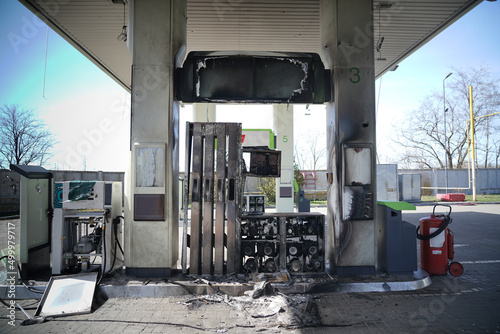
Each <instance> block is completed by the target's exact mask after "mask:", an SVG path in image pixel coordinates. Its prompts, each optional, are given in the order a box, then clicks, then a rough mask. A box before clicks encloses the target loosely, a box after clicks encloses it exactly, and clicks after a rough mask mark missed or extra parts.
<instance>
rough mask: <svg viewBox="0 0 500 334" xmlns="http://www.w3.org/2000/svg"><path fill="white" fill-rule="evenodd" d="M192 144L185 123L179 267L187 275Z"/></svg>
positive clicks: (191, 133)
mask: <svg viewBox="0 0 500 334" xmlns="http://www.w3.org/2000/svg"><path fill="white" fill-rule="evenodd" d="M192 143H193V127H192V124H191V123H189V122H186V150H185V152H186V153H185V160H184V166H185V171H184V199H183V211H184V212H183V213H184V221H183V225H182V255H181V266H182V272H183V273H184V274H186V273H187V248H188V221H189V216H188V206H189V189H190V185H191V146H192Z"/></svg>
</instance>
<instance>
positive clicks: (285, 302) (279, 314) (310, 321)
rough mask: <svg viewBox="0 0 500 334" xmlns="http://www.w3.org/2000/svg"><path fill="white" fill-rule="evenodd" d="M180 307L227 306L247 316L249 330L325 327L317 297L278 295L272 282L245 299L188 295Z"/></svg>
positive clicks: (262, 285)
mask: <svg viewBox="0 0 500 334" xmlns="http://www.w3.org/2000/svg"><path fill="white" fill-rule="evenodd" d="M178 303H179V304H183V305H185V306H186V308H187V309H188V310H193V309H200V308H209V307H210V305H213V304H219V303H224V304H226V305H228V306H229V307H231V308H232V309H234V310H236V311H237V312H239V313H241V314H243V315H244V318H245V323H244V324H242V326H247V327H267V328H273V327H274V328H285V329H297V328H304V327H318V326H321V320H320V316H319V312H318V307H317V305H316V301H315V298H314V297H312V296H310V295H297V294H295V295H285V294H283V293H281V292H277V291H276V290H275V289H274V288H273V286H272V285H271V283H270V282H268V281H261V282H258V283H256V284H254V288H253V289H252V290H249V291H246V292H245V296H239V297H231V296H228V295H221V294H216V295H203V296H197V297H193V296H186V297H185V300H184V301H178Z"/></svg>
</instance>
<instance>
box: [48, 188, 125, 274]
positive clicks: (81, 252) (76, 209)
mask: <svg viewBox="0 0 500 334" xmlns="http://www.w3.org/2000/svg"><path fill="white" fill-rule="evenodd" d="M121 197H122V184H121V182H104V181H67V182H56V183H55V187H54V221H53V230H52V274H53V275H59V274H62V273H76V272H80V271H83V272H85V271H94V270H100V271H101V272H102V273H104V272H109V271H111V270H113V269H114V268H115V266H116V265H121V264H122V261H123V254H122V253H120V250H121V244H122V243H121V242H120V241H121V239H122V226H121V225H122V224H121V223H120V217H121V207H122V205H121V202H122V201H121ZM118 247H119V248H118Z"/></svg>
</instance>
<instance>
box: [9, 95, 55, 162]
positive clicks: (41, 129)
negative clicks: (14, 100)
mask: <svg viewBox="0 0 500 334" xmlns="http://www.w3.org/2000/svg"><path fill="white" fill-rule="evenodd" d="M54 143H55V138H54V136H53V135H52V133H51V132H50V131H49V130H48V128H47V125H46V124H45V123H44V122H43V121H42V120H41V119H39V118H38V117H37V116H36V114H35V113H34V111H33V110H29V109H24V108H21V107H20V106H18V105H3V106H1V107H0V144H1V145H0V156H1V157H2V159H3V160H4V162H6V163H11V164H18V165H19V164H24V165H27V164H38V165H40V166H41V165H43V164H44V163H45V162H46V161H47V160H48V159H49V158H50V157H51V156H52V149H53V147H54Z"/></svg>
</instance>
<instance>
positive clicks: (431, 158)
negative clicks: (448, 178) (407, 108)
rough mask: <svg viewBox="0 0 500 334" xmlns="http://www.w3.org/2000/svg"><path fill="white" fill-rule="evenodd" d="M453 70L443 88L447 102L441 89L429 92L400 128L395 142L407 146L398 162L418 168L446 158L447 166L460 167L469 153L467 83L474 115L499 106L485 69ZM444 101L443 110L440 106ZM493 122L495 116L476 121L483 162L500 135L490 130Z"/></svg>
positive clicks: (440, 164)
mask: <svg viewBox="0 0 500 334" xmlns="http://www.w3.org/2000/svg"><path fill="white" fill-rule="evenodd" d="M452 71H453V73H454V76H453V77H451V78H450V79H452V80H451V81H450V83H449V84H448V86H447V88H446V93H447V94H446V101H443V98H444V97H443V94H442V92H434V93H433V94H431V95H429V96H428V97H427V98H426V99H425V100H424V101H423V102H422V104H421V106H420V108H419V109H418V110H415V111H414V112H413V113H411V114H410V115H409V116H408V117H407V119H406V121H405V123H404V124H403V126H402V128H401V129H400V130H401V131H400V133H399V135H398V137H397V138H396V139H395V140H394V141H395V143H397V144H398V145H401V146H403V147H405V149H406V150H405V152H404V153H403V154H402V156H401V157H400V159H401V161H406V162H411V164H412V165H413V166H414V167H419V168H422V167H424V168H425V167H426V168H436V167H439V168H444V166H445V161H446V160H447V162H448V168H449V169H453V168H463V167H464V163H465V161H466V160H467V152H468V151H467V148H468V146H467V131H468V130H467V121H468V120H469V119H470V111H469V110H470V109H469V85H471V86H472V87H473V101H474V117H479V116H484V115H487V114H488V113H491V112H492V110H494V109H495V108H498V106H499V103H498V101H499V96H500V95H499V92H498V85H497V82H496V81H494V80H492V79H491V78H490V75H489V71H488V70H487V69H485V68H483V67H481V68H469V69H460V68H454V67H452ZM444 102H445V106H446V109H443V106H444ZM445 110H446V111H445ZM445 112H446V134H445V131H444V130H445V124H444V117H445V115H444V113H445ZM495 122H496V119H492V120H491V121H487V118H486V117H485V118H479V119H477V121H476V122H475V130H476V138H477V139H476V141H477V143H480V144H476V146H477V147H478V149H479V151H480V152H481V154H482V155H483V156H482V159H483V160H484V161H485V164H487V162H488V155H489V154H490V152H491V150H493V151H494V152H496V150H495V149H492V147H490V146H491V143H494V142H495V141H496V138H497V137H498V136H499V134H498V132H494V131H492V129H493V126H494V124H495ZM445 157H446V158H445ZM478 159H479V158H478Z"/></svg>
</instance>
